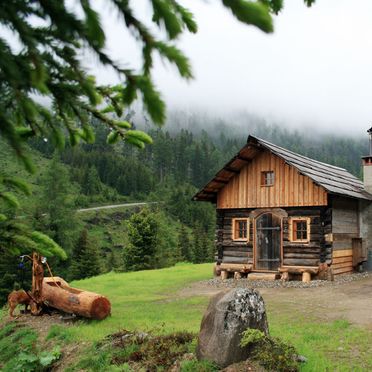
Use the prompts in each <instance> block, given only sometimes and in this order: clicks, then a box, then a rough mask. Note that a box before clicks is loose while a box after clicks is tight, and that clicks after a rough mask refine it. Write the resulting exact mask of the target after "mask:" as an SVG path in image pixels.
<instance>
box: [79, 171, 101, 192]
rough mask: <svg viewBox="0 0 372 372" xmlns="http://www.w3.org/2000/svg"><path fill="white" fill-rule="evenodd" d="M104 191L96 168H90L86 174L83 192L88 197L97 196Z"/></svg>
mask: <svg viewBox="0 0 372 372" xmlns="http://www.w3.org/2000/svg"><path fill="white" fill-rule="evenodd" d="M101 191H102V184H101V180H100V178H99V175H98V172H97V169H96V167H95V166H91V167H89V168H88V170H87V172H86V173H85V182H84V189H83V192H84V194H86V195H97V194H99V193H100V192H101Z"/></svg>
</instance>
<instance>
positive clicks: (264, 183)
mask: <svg viewBox="0 0 372 372" xmlns="http://www.w3.org/2000/svg"><path fill="white" fill-rule="evenodd" d="M268 174H272V177H270V178H271V179H272V183H266V180H267V175H268ZM274 184H275V172H274V171H273V170H268V171H262V172H261V186H262V187H271V186H274Z"/></svg>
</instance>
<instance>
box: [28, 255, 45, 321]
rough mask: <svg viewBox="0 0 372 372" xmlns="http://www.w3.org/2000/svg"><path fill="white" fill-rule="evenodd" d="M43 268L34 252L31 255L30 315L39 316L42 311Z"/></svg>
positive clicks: (38, 256)
mask: <svg viewBox="0 0 372 372" xmlns="http://www.w3.org/2000/svg"><path fill="white" fill-rule="evenodd" d="M43 279H44V268H43V264H42V263H41V256H40V255H39V254H38V253H36V252H34V253H33V254H32V289H31V293H32V299H33V300H34V301H32V303H31V314H32V315H40V313H41V310H42V306H41V304H42V294H43V293H42V292H43Z"/></svg>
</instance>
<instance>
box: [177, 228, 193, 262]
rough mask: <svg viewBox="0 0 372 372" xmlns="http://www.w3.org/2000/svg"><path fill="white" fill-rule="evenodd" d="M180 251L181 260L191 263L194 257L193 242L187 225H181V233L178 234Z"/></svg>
mask: <svg viewBox="0 0 372 372" xmlns="http://www.w3.org/2000/svg"><path fill="white" fill-rule="evenodd" d="M178 249H179V252H180V255H181V259H182V260H183V261H187V262H191V261H192V255H191V250H192V247H191V242H190V237H189V234H188V232H187V230H186V227H185V225H183V224H182V225H181V228H180V232H179V234H178Z"/></svg>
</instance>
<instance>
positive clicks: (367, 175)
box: [362, 128, 372, 194]
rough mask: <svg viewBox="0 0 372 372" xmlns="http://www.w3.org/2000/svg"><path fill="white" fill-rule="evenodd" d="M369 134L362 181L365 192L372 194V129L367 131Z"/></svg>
mask: <svg viewBox="0 0 372 372" xmlns="http://www.w3.org/2000/svg"><path fill="white" fill-rule="evenodd" d="M367 133H368V134H369V155H368V156H363V158H362V159H363V181H364V188H365V189H366V191H368V192H369V193H371V194H372V128H370V129H368V130H367Z"/></svg>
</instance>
